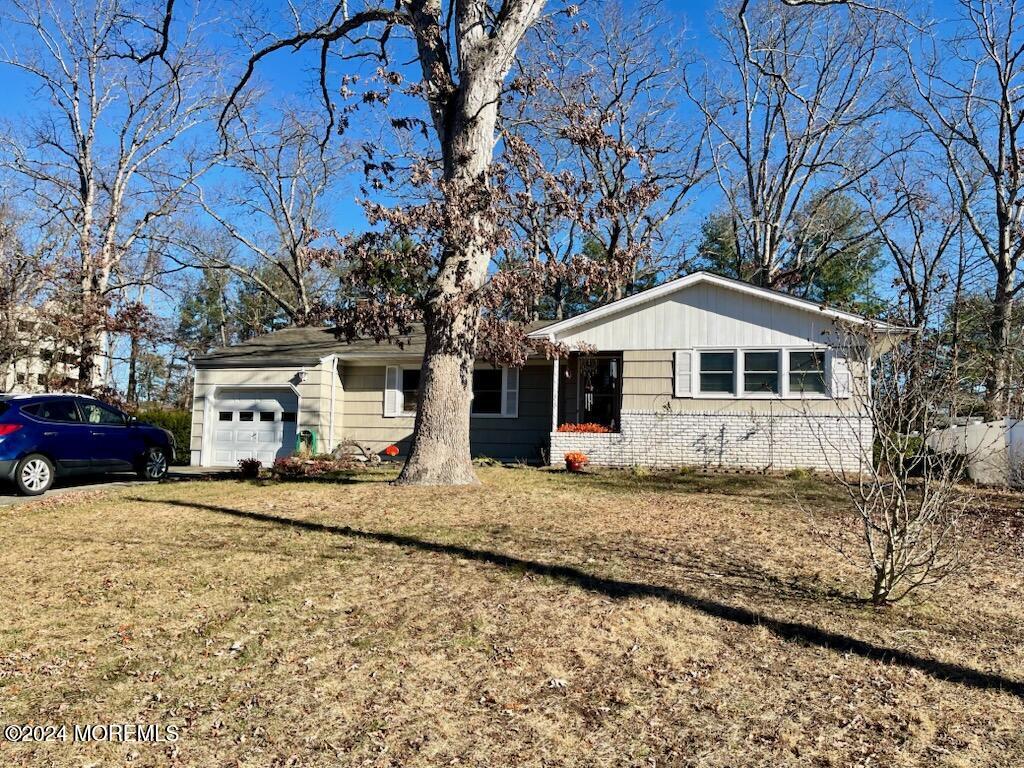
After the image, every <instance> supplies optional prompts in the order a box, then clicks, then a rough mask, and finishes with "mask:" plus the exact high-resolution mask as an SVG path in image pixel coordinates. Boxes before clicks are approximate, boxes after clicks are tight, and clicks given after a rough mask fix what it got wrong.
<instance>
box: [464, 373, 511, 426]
mask: <svg viewBox="0 0 1024 768" xmlns="http://www.w3.org/2000/svg"><path fill="white" fill-rule="evenodd" d="M503 378H504V375H503V372H502V370H501V368H477V369H476V370H475V371H473V411H472V412H473V415H474V416H500V415H501V389H502V379H503Z"/></svg>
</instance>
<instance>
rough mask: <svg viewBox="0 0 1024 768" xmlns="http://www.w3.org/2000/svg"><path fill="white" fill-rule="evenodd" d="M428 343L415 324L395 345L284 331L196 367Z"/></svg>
mask: <svg viewBox="0 0 1024 768" xmlns="http://www.w3.org/2000/svg"><path fill="white" fill-rule="evenodd" d="M548 324H549V322H538V323H531V324H529V325H528V326H527V331H528V332H532V331H536V330H537V329H539V328H542V327H543V326H545V325H548ZM425 342H426V339H425V336H424V334H423V326H422V325H420V324H414V325H413V327H412V330H411V332H410V333H408V334H405V335H402V336H399V337H397V339H396V340H395V341H382V342H378V341H376V340H374V339H353V340H351V341H346V340H345V338H344V336H342V335H341V334H340V333H339V331H338V329H337V328H285V329H283V330H280V331H275V332H274V333H268V334H266V335H264V336H257V337H256V338H254V339H249V340H248V341H244V342H242V343H241V344H235V345H234V346H231V347H221V348H220V349H215V350H213V351H212V352H210V353H209V354H206V355H199V356H198V357H196V359H195V361H194V363H195V367H196V368H200V369H202V368H252V367H255V368H268V367H269V368H273V367H276V366H281V367H294V366H297V365H316V364H317V363H319V362H320V360H322V359H323V358H325V357H327V356H329V355H338V357H340V358H342V359H343V360H358V359H360V358H367V359H373V358H380V357H392V356H395V357H397V356H403V355H408V356H422V355H423V352H424V348H425Z"/></svg>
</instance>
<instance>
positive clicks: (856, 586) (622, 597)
mask: <svg viewBox="0 0 1024 768" xmlns="http://www.w3.org/2000/svg"><path fill="white" fill-rule="evenodd" d="M481 476H482V479H483V481H484V483H483V485H482V486H481V487H479V488H465V489H457V490H451V489H443V490H439V489H411V488H396V487H391V486H389V485H387V484H386V482H383V481H384V480H386V477H385V476H383V475H375V476H368V477H366V478H364V479H363V480H362V481H360V482H357V483H353V484H314V483H308V484H301V483H296V484H285V485H269V486H262V487H261V486H258V485H254V484H245V483H241V482H235V481H220V482H206V483H200V482H195V483H180V484H165V485H160V486H147V487H143V488H126V489H119V490H116V491H112V492H110V493H109V494H107V493H104V494H86V495H83V496H82V497H78V498H76V497H73V496H72V497H64V498H58V497H54V499H52V500H50V501H44V502H41V503H38V504H31V505H27V506H23V507H20V508H15V509H11V510H5V511H0V530H2V531H3V547H2V549H0V616H2V624H0V723H11V722H15V723H18V722H36V723H60V722H64V723H93V722H105V723H109V722H135V721H139V722H157V723H164V724H167V723H174V724H177V725H180V726H182V728H183V733H182V736H181V738H180V740H179V741H178V742H177V743H175V744H173V745H170V744H161V745H145V744H141V745H140V744H128V745H123V744H122V745H107V744H42V745H19V746H12V745H10V744H4V743H2V742H0V765H4V766H8V765H15V766H20V765H47V766H49V765H52V766H81V765H88V764H95V765H121V764H127V763H131V764H132V765H195V766H203V767H204V768H205V767H207V766H235V765H241V766H277V765H281V766H283V765H297V766H303V767H306V766H328V765H330V766H337V765H345V766H347V765H368V766H428V765H430V766H433V765H442V764H443V765H448V764H458V765H478V766H505V765H509V766H512V765H516V766H519V765H522V766H534V765H536V766H541V765H544V766H551V765H573V766H577V765H579V766H627V765H659V766H660V765H693V766H806V765H812V766H815V765H821V766H826V765H832V766H853V765H865V766H869V765H870V766H876V765H891V766H910V765H929V766H931V765H938V766H964V767H965V768H966V767H967V766H987V765H993V766H995V765H1005V766H1018V765H1021V764H1024V733H1022V728H1021V724H1022V723H1024V698H1022V695H1024V694H1022V689H1021V686H1020V684H1019V681H1024V643H1022V642H1021V641H1022V638H1024V593H1022V591H1021V584H1022V577H1024V565H1022V562H1021V559H1020V557H1019V549H1017V550H1016V551H1015V550H1014V546H1018V547H1019V542H1017V543H1016V544H1014V542H1012V541H1007V540H1006V536H1005V535H1003V534H1000V535H994V534H993V533H992V531H994V530H1001V529H998V527H996V528H993V527H988V528H986V529H984V530H985V531H986V533H985V534H984V536H985V538H983V539H979V541H978V544H977V546H978V548H979V551H980V553H981V554H982V557H981V558H980V560H981V562H980V564H979V566H978V568H977V569H976V570H975V571H973V572H972V573H971V574H970V576H969V577H967V578H964V579H961V580H959V581H957V582H954V583H952V584H949V585H948V586H946V587H945V588H944V589H943V590H942V591H940V592H938V593H934V594H929V595H928V596H927V598H928V599H927V600H926V601H923V602H913V603H904V604H901V605H899V606H897V607H895V608H892V609H888V610H885V611H877V610H874V609H871V608H868V607H865V606H864V605H863V604H861V603H859V602H858V601H857V600H856V597H857V595H858V594H859V593H861V592H862V591H863V588H864V587H865V584H866V582H865V579H864V577H863V575H862V574H861V573H860V572H858V571H857V569H856V568H855V567H854V566H853V565H852V564H851V563H848V562H847V561H845V560H843V559H842V558H840V557H839V556H838V555H837V554H834V553H833V552H832V550H830V549H829V548H828V547H827V546H825V545H824V544H823V543H822V542H821V541H820V540H819V539H817V538H816V537H815V535H814V531H815V530H817V529H818V528H821V527H829V525H828V524H829V523H830V521H832V520H834V518H835V516H836V510H837V509H838V508H839V506H840V504H841V500H840V499H839V498H838V495H837V491H835V490H834V489H831V488H829V487H828V486H827V485H825V484H823V483H822V482H821V481H818V480H814V479H800V478H792V479H786V478H761V477H743V476H739V477H735V476H724V477H703V476H701V475H696V474H689V475H666V474H656V475H652V476H648V477H636V476H633V475H629V474H622V473H617V474H613V473H609V474H597V475H593V476H587V477H571V476H565V475H563V474H561V473H555V472H548V471H538V470H530V469H519V470H515V469H485V470H482V471H481ZM796 496H799V497H800V498H801V499H803V503H802V504H799V505H798V504H796V503H795V502H794V498H795V497H796ZM807 510H813V512H812V513H810V514H809V513H808V511H807ZM238 513H242V514H238ZM275 519H281V520H291V521H304V522H308V523H312V524H314V525H312V526H311V527H298V526H295V525H286V524H283V523H282V522H276V521H275ZM1015 530H1018V531H1019V529H1015ZM849 535H853V534H852V531H851V532H850V534H849ZM759 621H760V624H759V623H758V622H759ZM232 648H234V650H232ZM837 648H838V650H837ZM882 649H889V651H890V652H891V653H890V656H891V655H893V654H896V653H898V654H902V655H899V656H897V657H896V660H892V659H881V658H878V655H879V654H880V653H881V652H882ZM950 677H954V678H957V679H955V680H951V679H948V678H950ZM1000 681H1003V682H1004V683H1005V685H1006V686H1011V685H1012V684H1013V683H1014V682H1015V681H1018V682H1017V687H1016V688H1012V689H1010V690H1002V691H1001V690H998V688H993V687H991V686H998V685H999V683H1000Z"/></svg>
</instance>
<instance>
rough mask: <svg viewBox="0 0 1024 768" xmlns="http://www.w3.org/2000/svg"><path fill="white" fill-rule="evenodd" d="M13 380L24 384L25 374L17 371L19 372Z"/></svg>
mask: <svg viewBox="0 0 1024 768" xmlns="http://www.w3.org/2000/svg"><path fill="white" fill-rule="evenodd" d="M14 380H15V381H16V382H18V383H19V384H24V383H25V374H24V373H19V374H17V375H15V377H14Z"/></svg>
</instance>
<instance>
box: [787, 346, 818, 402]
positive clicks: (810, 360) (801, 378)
mask: <svg viewBox="0 0 1024 768" xmlns="http://www.w3.org/2000/svg"><path fill="white" fill-rule="evenodd" d="M789 391H790V392H791V393H794V394H798V393H799V394H822V395H823V394H825V392H826V391H827V390H826V387H825V353H824V352H821V351H813V352H809V351H796V350H793V351H792V352H790V353H789Z"/></svg>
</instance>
